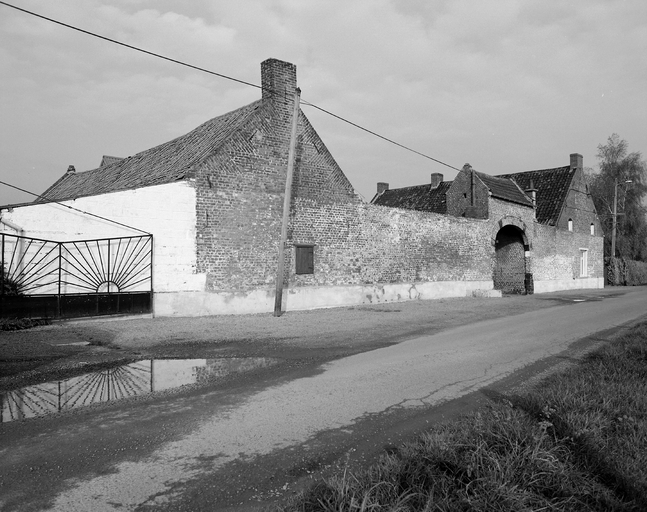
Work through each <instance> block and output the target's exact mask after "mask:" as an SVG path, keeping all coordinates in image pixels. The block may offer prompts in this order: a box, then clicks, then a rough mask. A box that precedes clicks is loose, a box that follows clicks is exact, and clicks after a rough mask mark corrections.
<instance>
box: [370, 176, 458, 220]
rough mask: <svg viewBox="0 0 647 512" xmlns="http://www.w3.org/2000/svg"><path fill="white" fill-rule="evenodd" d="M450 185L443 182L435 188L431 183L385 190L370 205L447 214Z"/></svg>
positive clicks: (449, 182) (448, 182)
mask: <svg viewBox="0 0 647 512" xmlns="http://www.w3.org/2000/svg"><path fill="white" fill-rule="evenodd" d="M451 184H452V182H451V181H443V182H441V183H440V185H438V187H436V188H431V183H428V184H426V185H416V186H413V187H404V188H394V189H392V190H385V191H384V192H382V193H381V194H378V195H376V196H375V197H374V198H373V200H372V201H371V203H373V204H377V205H380V206H391V207H393V208H405V209H407V210H422V211H426V212H436V213H447V200H446V194H447V190H448V189H449V187H450V185H451Z"/></svg>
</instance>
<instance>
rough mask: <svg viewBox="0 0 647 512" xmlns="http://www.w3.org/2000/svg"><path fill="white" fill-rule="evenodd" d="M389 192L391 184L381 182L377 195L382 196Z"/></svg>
mask: <svg viewBox="0 0 647 512" xmlns="http://www.w3.org/2000/svg"><path fill="white" fill-rule="evenodd" d="M387 190H389V184H388V183H384V182H382V181H380V182H379V183H378V184H377V193H378V194H381V193H382V192H385V191H387Z"/></svg>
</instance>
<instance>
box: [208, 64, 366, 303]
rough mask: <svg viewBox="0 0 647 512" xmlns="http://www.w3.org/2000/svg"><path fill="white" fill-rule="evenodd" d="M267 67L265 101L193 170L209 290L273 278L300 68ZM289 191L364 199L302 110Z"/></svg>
mask: <svg viewBox="0 0 647 512" xmlns="http://www.w3.org/2000/svg"><path fill="white" fill-rule="evenodd" d="M262 75H263V76H262V83H263V87H264V89H263V102H262V105H261V107H260V108H259V109H257V111H256V112H255V113H254V115H252V116H251V117H250V118H249V119H248V121H247V122H246V124H245V125H244V126H242V127H241V129H239V130H238V131H237V132H236V133H234V134H233V135H232V137H231V138H230V139H229V140H228V141H227V142H226V143H225V144H224V146H223V147H222V148H221V149H220V150H219V151H218V152H217V153H216V154H215V155H213V156H212V157H210V158H209V159H207V160H206V161H205V162H203V164H202V165H201V166H200V167H199V168H198V169H197V170H196V219H197V268H198V272H203V273H205V274H206V275H207V290H208V291H223V290H238V291H245V290H252V289H255V288H257V287H267V286H271V285H273V283H274V282H275V279H276V268H277V258H278V243H279V239H280V233H281V223H282V215H283V196H284V192H285V182H286V173H287V161H288V151H289V140H290V131H291V122H292V113H293V107H294V102H293V98H294V90H295V87H296V68H295V66H293V65H292V64H289V63H285V62H281V61H277V60H275V59H270V60H268V61H265V62H263V64H262ZM292 195H293V197H300V198H305V199H308V198H312V199H313V200H314V198H316V199H317V201H318V202H319V203H321V204H340V205H343V204H346V203H349V204H355V203H358V202H359V199H358V198H357V196H356V195H355V193H354V191H353V187H352V186H351V184H350V182H349V181H348V179H347V178H346V177H345V175H344V174H343V172H342V171H341V169H340V168H339V166H338V165H337V163H336V162H335V160H334V159H333V157H332V155H331V154H330V152H329V151H328V149H327V148H326V146H325V145H324V143H323V142H322V141H321V139H320V137H319V136H318V135H317V133H316V132H315V130H314V128H313V127H312V126H311V125H310V123H309V122H308V120H307V119H306V117H305V115H304V114H303V112H300V114H299V123H298V129H297V143H296V148H295V163H294V174H293V186H292ZM289 238H292V235H291V234H290V235H289ZM287 256H288V257H289V256H290V252H289V251H288V253H287ZM290 263H291V260H288V265H287V267H289V266H290ZM286 275H287V272H286Z"/></svg>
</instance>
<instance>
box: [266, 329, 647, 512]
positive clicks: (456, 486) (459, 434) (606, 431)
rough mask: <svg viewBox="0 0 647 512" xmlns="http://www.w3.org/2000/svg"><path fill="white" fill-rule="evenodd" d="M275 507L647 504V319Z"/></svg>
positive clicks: (303, 511)
mask: <svg viewBox="0 0 647 512" xmlns="http://www.w3.org/2000/svg"><path fill="white" fill-rule="evenodd" d="M274 510H280V511H283V512H293V511H300V512H310V511H313V512H314V511H339V512H341V511H348V512H351V511H386V510H388V511H399V510H403V511H404V510H414V511H458V510H461V511H465V510H475V511H530V510H532V511H539V510H551V511H579V510H596V511H597V510H600V511H601V510H618V511H638V510H647V322H646V323H642V324H640V325H637V326H636V327H634V328H633V329H632V330H631V331H630V332H629V333H628V334H626V335H624V336H622V337H621V338H620V339H618V340H616V341H614V342H613V343H611V344H609V345H607V346H605V347H604V348H602V349H601V350H599V351H597V352H595V353H592V354H590V355H589V356H588V357H586V358H585V359H584V360H583V361H582V362H581V363H580V364H578V365H577V366H576V367H574V368H572V369H571V370H569V371H566V372H564V373H562V374H559V375H555V376H553V377H550V378H548V379H547V380H546V381H544V382H543V383H542V384H541V385H539V386H538V387H536V388H535V389H534V390H533V391H531V392H529V393H527V394H524V395H519V396H508V397H502V399H501V400H500V401H499V402H498V403H495V404H493V405H491V406H489V407H487V408H486V409H484V410H482V411H479V412H476V413H474V414H471V415H469V416H466V417H464V418H463V419H461V420H460V421H458V422H455V423H451V424H447V425H441V426H438V427H437V428H434V429H432V430H429V431H427V432H425V433H424V434H422V435H420V436H419V437H418V438H417V439H416V440H415V441H413V442H410V443H407V444H405V445H403V446H402V447H401V448H400V449H399V450H398V451H397V452H396V453H392V454H388V455H384V456H383V457H382V458H381V460H380V461H379V463H378V464H376V465H375V466H372V467H371V468H369V469H368V470H365V471H363V472H361V473H357V474H350V473H344V474H342V475H339V476H337V477H334V478H332V479H329V480H326V481H322V482H319V483H318V484H316V485H315V486H313V487H311V488H310V489H308V490H307V491H305V492H303V493H301V494H300V495H298V496H296V497H295V498H293V499H292V500H291V501H290V502H288V503H287V504H286V505H282V506H278V507H275V508H274Z"/></svg>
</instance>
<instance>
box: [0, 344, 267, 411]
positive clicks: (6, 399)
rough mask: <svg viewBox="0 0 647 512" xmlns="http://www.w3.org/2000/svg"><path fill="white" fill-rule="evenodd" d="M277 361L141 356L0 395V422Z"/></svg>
mask: <svg viewBox="0 0 647 512" xmlns="http://www.w3.org/2000/svg"><path fill="white" fill-rule="evenodd" d="M277 362H278V361H277V360H276V359H273V358H270V357H230V358H218V359H144V360H141V361H135V362H133V363H128V364H124V365H119V366H115V367H114V368H108V369H101V370H97V371H93V372H88V373H84V374H82V375H78V376H75V377H71V378H68V379H62V380H61V379H59V380H53V381H48V382H43V383H41V384H36V385H33V386H26V387H22V388H19V389H16V390H11V391H7V392H4V393H0V423H7V422H10V421H17V420H25V419H28V418H34V417H39V416H47V415H51V414H58V413H62V412H65V411H69V410H71V409H76V408H81V407H88V406H92V405H96V404H100V403H108V402H116V401H119V400H127V399H130V398H133V397H140V396H143V395H152V394H154V393H160V392H163V391H164V392H165V391H168V390H174V389H177V388H181V387H186V386H205V385H208V384H210V383H212V382H214V381H216V380H218V379H224V378H227V377H228V376H230V375H231V374H241V373H245V372H249V371H252V370H256V369H260V368H267V367H269V366H272V365H274V364H276V363H277Z"/></svg>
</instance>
